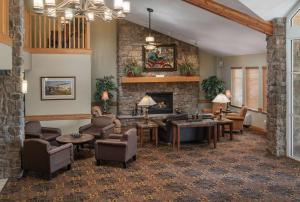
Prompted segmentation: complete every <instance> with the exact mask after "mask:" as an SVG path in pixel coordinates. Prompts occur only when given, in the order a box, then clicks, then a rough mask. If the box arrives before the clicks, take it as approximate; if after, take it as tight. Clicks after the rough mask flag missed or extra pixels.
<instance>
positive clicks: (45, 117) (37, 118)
mask: <svg viewBox="0 0 300 202" xmlns="http://www.w3.org/2000/svg"><path fill="white" fill-rule="evenodd" d="M91 118H92V115H91V114H54V115H33V116H25V121H61V120H68V121H71V120H85V119H91Z"/></svg>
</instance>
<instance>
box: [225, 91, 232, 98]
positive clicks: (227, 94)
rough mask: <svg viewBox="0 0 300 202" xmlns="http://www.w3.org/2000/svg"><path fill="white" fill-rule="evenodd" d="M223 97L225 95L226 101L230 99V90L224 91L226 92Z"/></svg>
mask: <svg viewBox="0 0 300 202" xmlns="http://www.w3.org/2000/svg"><path fill="white" fill-rule="evenodd" d="M225 95H226V97H227V98H228V99H230V98H231V97H232V95H231V91H230V90H226V91H225Z"/></svg>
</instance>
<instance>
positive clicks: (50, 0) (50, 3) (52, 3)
mask: <svg viewBox="0 0 300 202" xmlns="http://www.w3.org/2000/svg"><path fill="white" fill-rule="evenodd" d="M45 5H46V6H55V0H45Z"/></svg>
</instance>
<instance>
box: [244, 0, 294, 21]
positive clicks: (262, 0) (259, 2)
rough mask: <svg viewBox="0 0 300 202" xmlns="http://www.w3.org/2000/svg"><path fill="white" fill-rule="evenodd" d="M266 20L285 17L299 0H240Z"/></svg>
mask: <svg viewBox="0 0 300 202" xmlns="http://www.w3.org/2000/svg"><path fill="white" fill-rule="evenodd" d="M239 1H240V2H241V3H243V4H244V5H245V6H247V7H248V8H250V9H251V10H252V11H253V12H255V13H256V14H257V15H258V16H260V17H261V18H262V19H264V20H272V19H273V18H277V17H285V16H287V14H288V13H289V11H290V10H291V9H292V8H293V7H294V6H295V4H296V3H297V2H299V0H251V1H249V0H239Z"/></svg>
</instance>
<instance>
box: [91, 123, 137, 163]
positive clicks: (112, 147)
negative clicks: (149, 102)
mask: <svg viewBox="0 0 300 202" xmlns="http://www.w3.org/2000/svg"><path fill="white" fill-rule="evenodd" d="M136 152H137V130H136V129H135V128H134V129H130V130H128V131H127V132H125V133H124V134H123V135H111V136H110V138H108V139H105V140H97V141H96V143H95V158H96V160H97V165H100V164H101V163H102V162H103V161H116V162H121V163H123V166H124V168H127V163H128V161H129V160H131V159H132V160H134V161H135V160H136Z"/></svg>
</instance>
